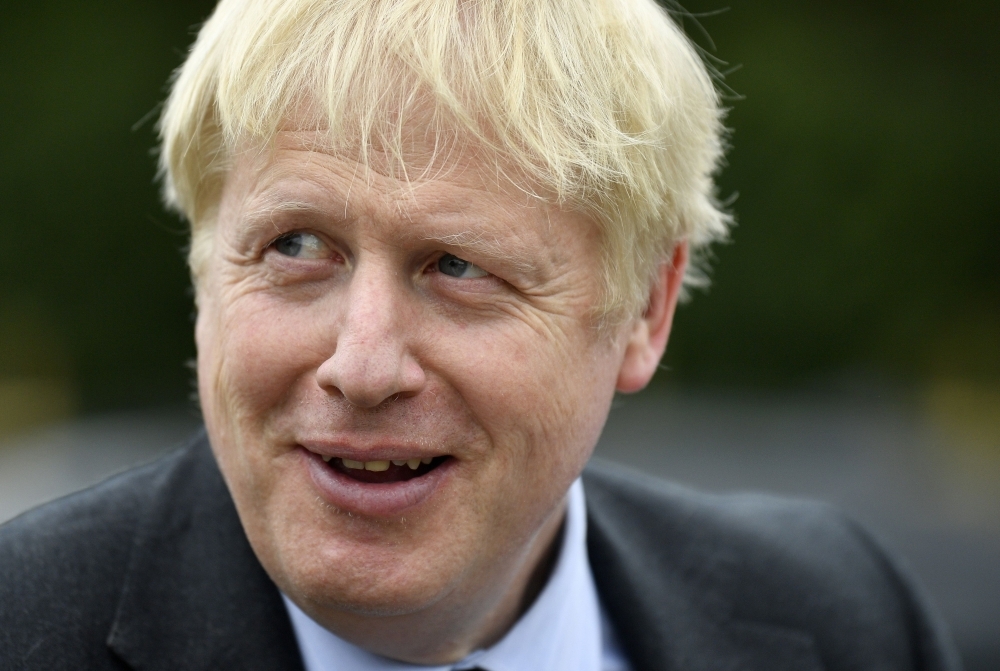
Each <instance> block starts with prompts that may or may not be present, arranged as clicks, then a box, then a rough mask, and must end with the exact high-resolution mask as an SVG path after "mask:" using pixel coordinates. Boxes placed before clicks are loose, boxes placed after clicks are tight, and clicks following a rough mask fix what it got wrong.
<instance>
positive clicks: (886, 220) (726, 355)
mask: <svg viewBox="0 0 1000 671" xmlns="http://www.w3.org/2000/svg"><path fill="white" fill-rule="evenodd" d="M685 6H686V7H687V9H688V10H689V11H691V12H692V13H693V14H695V15H697V14H698V13H699V12H701V13H703V14H709V13H710V12H711V10H713V9H715V8H717V7H718V5H717V4H715V3H714V2H710V1H705V0H699V1H698V2H689V3H685ZM998 19H1000V4H998V3H995V2H956V3H939V2H928V1H926V0H919V1H916V2H914V1H913V0H909V1H907V2H903V1H901V0H879V1H877V2H861V1H859V0H854V1H838V2H811V3H801V2H790V1H781V0H767V1H766V2H763V1H762V2H755V3H749V2H739V1H736V2H733V4H732V6H731V8H730V9H729V10H728V11H726V12H723V13H720V14H715V15H703V16H702V17H701V18H700V19H699V22H700V23H701V25H702V26H703V27H704V28H705V29H706V30H707V32H708V33H709V34H711V36H712V38H713V40H714V43H715V48H714V49H713V48H712V45H711V44H710V43H708V42H707V41H706V40H705V38H704V35H701V34H700V33H699V31H698V30H697V29H696V28H694V27H693V25H692V24H693V22H692V21H691V20H690V19H688V20H687V21H686V22H685V23H686V26H687V28H688V32H689V34H691V35H692V37H694V38H695V39H696V40H698V41H699V43H700V44H702V45H703V46H704V47H706V49H707V50H708V52H709V53H710V54H711V55H712V56H714V57H716V58H719V59H721V60H723V61H725V62H726V64H725V65H720V66H719V67H720V70H723V71H725V70H726V69H727V68H732V67H734V66H736V67H738V68H739V69H736V70H735V71H733V72H731V73H730V74H728V75H727V77H726V80H725V81H726V83H727V84H728V86H729V87H730V88H731V89H732V90H733V91H734V92H735V94H738V95H739V96H740V98H739V99H732V100H730V101H729V104H730V106H731V113H730V115H729V120H728V124H729V126H731V127H732V128H733V129H734V130H733V133H732V136H731V143H732V150H731V152H730V154H729V166H728V167H727V168H726V170H725V171H724V172H723V174H722V177H721V180H720V181H721V186H722V188H721V194H722V196H723V197H726V196H730V195H732V194H738V198H737V199H736V201H735V204H734V210H735V212H736V215H737V219H738V222H739V226H738V227H737V228H736V229H735V231H734V234H733V243H732V244H730V245H727V246H722V247H720V248H719V249H718V250H717V252H716V256H717V259H716V262H715V264H714V266H715V270H714V274H713V279H714V281H713V286H712V288H711V289H710V291H709V293H708V295H707V296H704V295H702V296H696V297H695V299H694V301H693V302H692V303H691V304H690V305H689V306H687V307H686V308H684V309H683V310H681V311H680V313H679V315H678V320H677V325H676V329H675V334H674V336H673V341H672V342H671V347H670V349H669V352H668V357H667V365H668V366H669V367H670V368H671V369H672V372H671V373H669V374H668V375H666V376H663V377H669V378H671V379H677V380H680V381H682V382H686V383H689V384H690V383H700V384H734V383H735V384H769V385H770V384H789V383H801V382H803V381H807V380H815V379H817V378H820V379H823V378H826V379H829V378H831V377H834V376H838V375H843V374H844V373H848V374H850V375H853V376H857V375H859V374H860V375H862V376H865V375H872V374H874V375H877V376H880V377H888V378H890V379H895V380H897V381H899V382H902V383H904V384H913V383H920V382H921V381H923V380H926V379H929V378H938V377H946V378H952V377H958V378H970V379H974V380H976V381H979V382H982V383H988V384H997V383H1000V204H998V201H997V199H996V198H995V197H994V196H992V195H991V194H994V193H995V183H996V180H997V178H998V177H1000V116H998V115H997V101H998V100H1000V95H998V94H1000V90H998V89H1000V86H998V84H1000V78H998V69H997V62H998V55H1000V54H998V51H1000V43H998V41H997V40H996V37H995V32H996V29H997V27H998V26H1000V20H998Z"/></svg>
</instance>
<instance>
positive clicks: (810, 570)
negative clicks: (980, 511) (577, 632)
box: [0, 436, 958, 671]
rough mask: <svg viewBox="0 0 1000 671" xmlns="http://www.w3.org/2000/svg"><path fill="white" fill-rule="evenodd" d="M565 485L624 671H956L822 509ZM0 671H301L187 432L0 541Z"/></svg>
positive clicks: (846, 530)
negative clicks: (577, 492) (584, 527)
mask: <svg viewBox="0 0 1000 671" xmlns="http://www.w3.org/2000/svg"><path fill="white" fill-rule="evenodd" d="M584 479H585V488H586V492H587V507H588V515H589V527H588V539H589V540H588V546H589V553H590V561H591V565H592V567H593V571H594V575H595V579H596V582H597V587H598V590H599V592H600V596H601V600H602V603H603V604H604V606H605V608H606V609H607V611H608V613H609V615H610V616H611V619H612V621H613V623H614V625H615V628H616V630H617V632H618V635H619V637H620V639H621V643H622V645H623V647H624V649H625V652H626V654H627V655H628V657H629V658H630V660H631V662H632V664H633V666H634V668H635V671H709V670H712V671H723V670H725V671H737V670H746V671H750V670H755V671H786V670H787V671H792V670H794V671H819V670H820V669H827V670H829V671H841V670H843V671H847V670H848V669H850V670H853V671H861V670H873V671H874V670H876V669H877V670H879V671H890V670H897V669H898V670H902V669H913V670H917V669H920V670H924V671H938V670H944V669H957V668H958V664H957V662H956V661H955V659H956V658H955V656H954V654H953V652H952V648H951V647H950V644H949V643H948V642H947V639H946V637H945V635H944V634H943V633H942V631H943V630H942V628H941V627H940V626H939V624H938V622H937V620H935V619H934V618H933V617H932V616H930V615H929V614H928V610H927V608H926V607H925V605H924V604H923V603H922V602H921V600H920V598H919V597H918V595H917V592H916V591H915V590H914V588H913V586H912V584H911V583H910V582H909V580H908V579H907V578H906V577H905V576H904V575H903V574H901V573H900V571H899V570H898V569H897V568H896V567H895V565H894V564H893V563H892V562H891V561H890V560H889V559H888V558H887V557H886V555H885V554H884V553H883V552H882V551H881V550H880V549H879V548H878V547H877V546H876V545H875V544H874V543H873V542H872V541H871V539H870V538H869V537H868V535H866V534H865V532H864V531H862V530H860V529H859V528H858V527H857V526H855V525H854V524H852V523H851V522H849V521H847V520H846V519H844V518H843V517H841V516H840V515H838V514H837V513H836V512H833V511H832V510H831V509H829V508H827V507H825V506H821V505H816V504H809V503H789V502H786V501H782V500H778V499H775V498H770V497H764V496H747V495H738V496H714V495H707V494H700V493H695V492H692V491H689V490H687V489H684V488H681V487H677V486H674V485H669V484H666V483H663V482H659V481H656V480H652V479H644V478H642V477H641V476H636V475H634V474H629V473H628V472H625V471H622V470H616V469H614V468H612V467H610V466H607V465H591V466H590V467H588V470H587V472H586V474H585V476H584ZM0 669H4V670H7V669H44V670H45V671H56V670H59V669H72V670H73V671H81V670H84V669H101V670H104V669H121V670H124V669H135V670H136V671H159V670H162V671H167V670H169V671H177V670H185V671H188V670H190V671H200V670H207V669H239V670H254V669H261V670H267V671H281V670H286V669H287V670H289V671H291V670H292V669H295V670H297V671H300V670H301V669H302V663H301V660H300V658H299V652H298V649H297V646H296V642H295V637H294V634H293V631H292V628H291V624H290V622H289V619H288V615H287V613H286V611H285V608H284V605H283V604H282V601H281V598H280V595H279V593H278V590H277V589H276V588H275V586H274V584H273V583H272V582H271V580H270V579H269V578H268V576H267V574H266V573H265V572H264V570H263V569H262V568H261V566H260V564H259V563H258V561H257V559H256V557H255V556H254V554H253V552H252V550H251V548H250V545H249V544H248V542H247V540H246V537H245V536H244V534H243V530H242V528H241V526H240V522H239V519H238V517H237V515H236V510H235V508H234V506H233V503H232V500H231V499H230V497H229V494H228V491H227V490H226V487H225V484H224V483H223V481H222V477H221V475H220V473H219V470H218V468H217V466H216V464H215V461H214V459H213V457H212V455H211V453H210V451H209V449H208V444H207V440H206V439H205V438H204V436H200V437H199V438H198V439H196V440H195V441H194V442H193V443H192V444H191V445H189V446H188V447H187V448H185V449H183V450H181V451H179V452H176V453H174V454H172V455H170V456H168V457H165V458H164V459H161V460H160V461H158V462H156V463H153V464H151V465H148V466H144V467H141V468H138V469H135V470H132V471H130V472H127V473H125V474H123V475H120V476H118V477H115V478H113V479H111V480H109V481H107V482H105V483H103V484H101V485H98V486H97V487H94V488H92V489H90V490H87V491H84V492H82V493H80V494H75V495H73V496H70V497H67V498H64V499H62V500H60V501H57V502H55V503H52V504H49V505H46V506H43V507H41V508H38V509H36V510H34V511H31V512H29V513H26V514H24V515H22V516H21V517H19V518H17V519H15V520H13V521H11V522H9V523H8V524H6V525H4V526H3V527H0ZM539 671H544V670H542V669H540V670H539Z"/></svg>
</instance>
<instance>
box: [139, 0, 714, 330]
mask: <svg viewBox="0 0 1000 671" xmlns="http://www.w3.org/2000/svg"><path fill="white" fill-rule="evenodd" d="M303 110H306V115H307V117H308V118H309V120H308V121H307V123H309V124H312V126H313V127H315V128H317V129H324V130H326V131H327V132H328V136H329V142H330V146H331V147H332V149H333V150H335V151H358V152H359V154H358V155H359V156H360V159H361V160H365V157H366V156H367V155H368V152H369V151H371V150H372V148H377V150H378V151H379V152H381V153H383V154H386V155H389V156H392V157H394V158H395V159H396V160H397V161H398V163H399V164H400V165H401V166H402V167H403V171H404V172H405V170H406V151H405V147H404V136H405V132H404V131H405V130H406V128H405V127H406V126H407V124H408V123H411V124H412V123H414V121H413V120H414V119H417V120H418V121H417V122H418V123H420V124H422V125H424V126H426V133H427V136H428V137H432V138H435V142H436V143H438V145H439V146H438V149H440V154H441V156H445V157H446V156H447V154H448V153H449V146H450V144H451V145H454V144H455V143H459V144H461V143H470V142H474V143H477V146H479V147H482V148H485V149H486V150H487V151H486V152H485V153H486V155H488V156H491V157H492V158H493V159H494V160H495V161H496V167H497V169H498V171H500V170H501V169H503V170H504V171H505V174H510V173H511V170H510V169H509V167H510V166H513V167H514V171H516V172H517V173H518V174H519V175H524V176H526V177H527V178H528V179H527V180H526V181H527V182H528V183H529V186H528V187H527V188H528V189H529V190H531V191H532V192H533V193H539V194H545V196H544V197H545V198H547V199H549V200H552V201H554V202H555V203H556V204H558V205H560V206H564V207H573V208H580V209H582V210H584V211H586V212H587V213H588V214H589V215H591V216H593V217H594V219H595V220H596V221H597V222H598V223H599V225H600V227H601V230H602V235H603V243H604V268H603V269H602V271H603V275H604V280H605V283H604V286H605V295H604V299H603V305H602V306H599V309H600V313H601V315H602V316H603V317H609V316H612V315H620V316H627V315H632V314H636V312H637V311H639V310H641V308H642V307H643V306H644V304H645V301H646V300H647V295H648V292H649V287H650V282H651V279H652V277H653V274H654V273H655V272H656V269H657V267H658V266H659V264H661V263H663V262H664V261H666V260H668V259H669V254H670V252H671V250H672V249H673V247H674V246H675V245H676V244H677V243H678V242H681V241H687V242H688V243H689V244H690V245H691V248H692V250H693V251H694V252H695V256H696V257H697V252H698V250H699V249H704V248H705V246H706V245H707V244H708V243H710V242H712V241H713V240H717V239H720V238H722V237H724V236H725V234H726V230H727V226H728V223H729V218H728V216H727V215H726V214H725V213H724V212H722V211H721V210H720V208H719V207H718V205H717V203H716V201H715V198H714V184H713V179H712V176H713V173H714V172H715V170H716V168H717V166H718V163H719V161H720V159H721V156H722V151H723V150H722V140H721V136H722V131H723V128H722V122H721V117H722V111H721V108H720V105H719V100H718V94H717V92H716V90H715V87H714V86H713V81H712V77H711V76H710V74H709V72H708V71H707V69H706V67H705V65H704V64H703V62H702V60H701V59H700V57H699V55H698V53H697V52H696V49H695V47H694V46H693V45H692V44H691V43H690V42H689V41H688V39H687V38H686V37H685V36H684V34H683V33H682V32H681V30H680V29H679V28H678V26H677V25H676V24H675V23H674V22H673V21H672V20H671V18H670V17H669V15H668V14H667V12H666V11H664V10H663V9H662V8H661V7H659V6H658V5H656V4H655V2H654V1H653V0H221V2H220V3H219V5H218V7H217V8H216V10H215V12H214V14H213V15H212V17H211V18H210V19H209V20H208V21H207V22H206V23H205V25H204V26H203V27H202V29H201V31H200V33H199V34H198V38H197V40H196V41H195V43H194V45H193V47H192V49H191V53H190V55H189V57H188V58H187V60H186V62H185V63H184V65H183V66H182V67H181V68H180V69H179V70H178V72H177V74H176V79H175V81H174V83H173V87H172V90H171V93H170V96H169V98H168V100H167V102H166V106H165V108H164V112H163V116H162V118H161V120H160V126H159V129H160V135H161V139H162V151H161V155H160V161H161V169H162V174H163V182H164V193H165V200H166V202H167V203H168V205H170V206H172V207H174V208H176V209H177V210H178V211H180V212H181V213H182V214H183V215H184V216H185V217H186V218H187V219H188V220H189V221H190V222H191V227H192V244H191V251H190V256H189V263H190V265H191V270H192V275H193V277H194V279H195V281H196V282H197V279H198V277H199V275H200V274H201V272H202V266H203V265H204V262H205V260H206V258H207V257H208V255H209V253H210V246H211V237H210V233H211V228H212V223H213V222H214V217H215V213H216V210H217V207H218V202H219V198H220V194H221V188H222V184H223V181H224V180H225V177H226V174H227V171H228V170H229V168H230V166H231V163H232V159H233V155H234V152H235V151H236V149H237V146H238V145H240V143H245V142H247V141H250V142H257V143H260V145H261V146H264V145H266V143H267V142H268V140H269V139H270V138H272V137H273V136H274V135H275V133H276V132H277V131H278V130H279V129H280V128H281V127H282V125H283V124H287V123H288V121H289V119H292V118H296V119H301V117H302V115H303V113H304V112H303ZM480 153H482V152H480ZM521 186H522V188H524V185H521ZM696 272H697V269H696ZM687 280H688V282H689V283H692V282H697V281H698V280H699V277H698V276H697V275H691V274H689V277H688V278H687Z"/></svg>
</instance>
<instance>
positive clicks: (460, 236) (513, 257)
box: [421, 231, 538, 275]
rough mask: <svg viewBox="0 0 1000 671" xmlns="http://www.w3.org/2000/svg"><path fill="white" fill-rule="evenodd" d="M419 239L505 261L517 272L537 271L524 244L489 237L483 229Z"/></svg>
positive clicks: (533, 273) (531, 273) (533, 272)
mask: <svg viewBox="0 0 1000 671" xmlns="http://www.w3.org/2000/svg"><path fill="white" fill-rule="evenodd" d="M421 239H422V240H426V241H429V242H438V243H441V244H442V245H446V246H448V247H457V248H458V249H459V250H469V251H471V252H473V253H475V254H477V255H480V256H484V257H486V258H489V259H494V260H496V261H500V262H503V263H506V264H507V265H509V266H511V267H512V268H513V269H514V270H516V271H517V272H520V273H523V274H526V275H535V274H537V272H538V269H537V268H536V265H535V264H534V263H531V262H530V261H529V260H528V259H529V258H530V254H529V253H528V248H527V246H526V245H523V244H513V245H512V244H511V243H510V242H509V241H500V240H497V239H496V238H492V239H490V238H489V237H487V236H486V234H485V233H484V232H483V231H462V232H461V233H451V234H448V235H432V236H424V237H422V238H421Z"/></svg>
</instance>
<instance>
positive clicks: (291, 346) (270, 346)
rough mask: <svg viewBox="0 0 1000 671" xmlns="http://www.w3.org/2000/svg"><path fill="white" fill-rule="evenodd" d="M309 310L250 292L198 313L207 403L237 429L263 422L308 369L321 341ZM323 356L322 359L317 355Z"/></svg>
mask: <svg viewBox="0 0 1000 671" xmlns="http://www.w3.org/2000/svg"><path fill="white" fill-rule="evenodd" d="M315 322H316V320H315V319H310V318H309V315H307V314H306V311H305V310H302V309H299V310H295V309H290V308H289V307H288V306H287V305H279V304H278V303H276V302H274V301H271V300H268V299H267V297H266V296H264V295H260V294H250V295H246V296H242V297H240V298H239V299H236V300H233V301H230V302H228V303H227V304H226V305H225V307H224V308H221V309H218V310H214V311H213V312H212V313H211V314H206V315H199V318H198V328H197V341H198V377H199V390H200V392H201V394H202V404H203V405H210V407H211V409H210V412H211V414H213V415H215V416H217V417H218V419H219V420H222V421H225V422H226V423H227V424H231V425H235V426H234V427H233V428H242V429H247V428H249V427H250V426H251V425H258V424H261V423H264V422H266V421H267V420H268V418H269V417H270V416H271V415H272V414H273V412H275V411H278V410H280V409H281V408H282V407H283V406H284V405H285V404H286V403H287V402H288V399H289V398H290V396H291V395H292V394H293V392H294V390H295V388H296V385H297V384H299V383H300V382H301V381H302V380H303V379H304V378H305V377H306V374H307V373H308V372H309V371H312V370H315V369H316V367H317V366H318V365H319V363H321V360H322V359H321V357H322V353H321V350H322V346H321V345H322V344H321V343H319V342H317V338H316V329H315V327H313V326H312V325H313V324H315ZM317 359H319V360H317Z"/></svg>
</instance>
